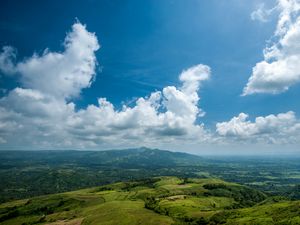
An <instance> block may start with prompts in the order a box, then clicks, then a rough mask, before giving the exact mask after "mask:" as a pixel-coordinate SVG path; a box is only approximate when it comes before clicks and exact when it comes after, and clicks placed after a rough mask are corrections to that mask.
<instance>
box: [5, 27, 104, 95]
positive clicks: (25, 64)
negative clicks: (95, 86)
mask: <svg viewBox="0 0 300 225" xmlns="http://www.w3.org/2000/svg"><path fill="white" fill-rule="evenodd" d="M64 48H65V50H64V51H63V52H50V51H49V50H48V49H46V50H45V51H44V53H43V55H37V54H34V55H33V56H32V57H30V58H28V59H26V60H24V61H22V62H19V63H17V64H16V65H14V64H13V63H12V59H15V58H16V55H15V51H14V49H13V48H12V47H8V46H6V47H4V48H3V52H2V53H1V55H0V68H1V70H2V71H3V72H6V73H12V72H14V73H17V72H18V73H20V74H21V75H22V79H21V82H22V84H23V86H24V88H29V89H34V90H39V91H41V92H43V93H47V94H49V95H53V96H56V97H63V98H70V97H76V96H78V95H79V93H80V91H81V89H83V88H86V87H89V85H90V84H91V81H92V79H93V76H94V75H95V67H96V64H97V60H96V57H95V51H97V50H98V49H99V44H98V41H97V38H96V36H95V34H93V33H90V32H88V31H87V30H86V28H85V26H84V25H82V24H80V23H75V24H74V25H73V26H72V31H71V32H70V33H68V35H67V37H66V38H65V41H64Z"/></svg>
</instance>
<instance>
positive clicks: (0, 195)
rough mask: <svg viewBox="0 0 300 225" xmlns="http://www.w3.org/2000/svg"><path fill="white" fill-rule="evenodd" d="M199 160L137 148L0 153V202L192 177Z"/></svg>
mask: <svg viewBox="0 0 300 225" xmlns="http://www.w3.org/2000/svg"><path fill="white" fill-rule="evenodd" d="M201 160H202V158H201V157H199V156H195V155H190V154H187V153H180V152H170V151H163V150H158V149H148V148H137V149H125V150H110V151H0V180H1V182H0V202H5V201H8V200H12V199H21V198H26V197H32V196H37V195H43V194H51V193H58V192H64V191H71V190H76V189H80V188H85V187H92V186H97V185H103V184H108V183H112V182H117V181H128V180H133V179H142V178H146V177H152V176H165V175H176V176H181V177H187V176H189V177H191V176H195V172H194V171H191V170H190V167H191V166H192V165H195V166H196V165H200V164H201Z"/></svg>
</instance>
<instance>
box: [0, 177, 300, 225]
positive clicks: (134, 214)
mask: <svg viewBox="0 0 300 225" xmlns="http://www.w3.org/2000/svg"><path fill="white" fill-rule="evenodd" d="M299 206H300V202H299V201H281V200H278V199H275V198H274V199H273V200H270V199H268V198H267V196H266V195H265V194H263V193H262V192H260V191H257V190H255V189H251V188H249V187H246V186H242V185H239V184H235V183H229V182H225V181H222V180H219V179H212V178H210V179H191V178H189V179H180V178H177V177H157V178H151V179H144V180H139V181H132V182H119V183H114V184H109V185H105V186H100V187H95V188H89V189H82V190H79V191H73V192H66V193H61V194H52V195H45V196H40V197H34V198H31V199H25V200H18V201H14V202H7V203H3V204H2V205H0V223H1V224H3V225H9V224H10V225H18V224H20V225H21V224H23V225H25V224H51V225H62V224H66V225H80V224H82V225H85V224H104V225H105V224H118V225H122V224H128V225H134V224H146V225H147V224H153V225H157V224H166V225H167V224H299V223H300V217H299V215H300V207H299Z"/></svg>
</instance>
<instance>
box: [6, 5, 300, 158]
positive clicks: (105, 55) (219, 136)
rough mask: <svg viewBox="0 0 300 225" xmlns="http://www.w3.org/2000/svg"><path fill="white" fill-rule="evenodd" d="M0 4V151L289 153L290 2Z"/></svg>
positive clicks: (295, 45)
mask: <svg viewBox="0 0 300 225" xmlns="http://www.w3.org/2000/svg"><path fill="white" fill-rule="evenodd" d="M0 4H1V7H0V50H1V51H0V149H2V150H10V149H12V150H13V149H14V150H15V149H20V150H22V149H81V150H87V149H91V150H104V149H116V148H118V149H119V148H131V147H141V146H146V147H150V148H163V149H169V150H176V151H186V152H193V153H199V154H201V153H202V154H209V153H214V152H217V153H227V152H235V153H243V154H244V153H255V154H256V153H262V152H266V151H268V152H272V153H274V154H276V153H278V152H280V153H284V152H298V148H299V147H298V146H300V145H299V144H300V119H299V118H300V104H299V99H300V64H299V63H298V61H299V60H300V0H265V1H264V0H253V1H250V2H249V1H241V0H191V1H181V0H164V1H160V0H145V1H139V0H125V1H123V0H122V1H121V0H100V1H95V0H86V1H79V0H77V1H76V0H73V1H69V0H66V1H34V0H29V1H26V2H24V1H16V0H10V1H1V3H0Z"/></svg>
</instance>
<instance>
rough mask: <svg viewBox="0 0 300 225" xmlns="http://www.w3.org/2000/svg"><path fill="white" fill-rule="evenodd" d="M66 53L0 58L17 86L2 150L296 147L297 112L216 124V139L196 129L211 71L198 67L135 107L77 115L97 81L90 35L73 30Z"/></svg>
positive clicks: (11, 51)
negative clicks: (237, 145) (77, 101)
mask: <svg viewBox="0 0 300 225" xmlns="http://www.w3.org/2000/svg"><path fill="white" fill-rule="evenodd" d="M63 46H64V51H62V52H52V51H50V50H48V49H46V50H45V51H44V53H43V54H41V55H38V54H33V55H32V56H31V57H29V58H26V59H24V60H21V61H17V51H16V49H15V48H13V47H10V46H6V47H4V48H3V50H2V52H1V53H0V69H1V71H2V73H5V74H6V75H8V76H14V75H18V76H17V77H19V81H20V86H19V87H15V88H14V89H12V90H11V91H9V92H8V93H7V94H6V95H5V96H4V97H2V98H0V148H1V149H28V148H29V149H32V148H34V149H107V148H118V147H122V148H124V147H133V146H134V147H136V146H149V147H166V148H173V149H179V148H180V147H185V148H188V146H193V148H194V149H195V148H198V147H199V146H205V145H206V146H207V145H214V146H217V145H220V146H223V144H226V143H231V142H232V141H234V142H235V143H240V142H245V141H247V142H249V143H270V144H276V143H295V144H297V143H299V142H300V141H299V140H300V135H299V133H300V122H299V120H298V119H297V118H296V116H295V113H294V112H287V113H281V114H278V115H269V116H266V117H257V118H256V119H255V121H254V122H251V121H250V120H248V115H247V114H244V113H241V114H240V115H239V116H237V117H234V118H232V119H231V120H230V121H227V122H222V123H217V124H216V131H212V130H209V129H208V128H206V127H205V126H204V124H203V123H202V122H201V117H203V116H204V115H205V112H204V111H203V110H202V109H201V108H200V106H199V103H200V100H201V97H200V96H199V94H198V93H199V90H200V88H201V85H202V83H203V82H205V81H206V80H208V79H210V76H211V69H210V67H209V66H207V65H203V64H198V65H194V66H192V67H190V68H187V69H185V70H183V71H182V72H181V73H180V74H179V81H180V85H179V86H178V87H175V86H166V87H164V88H163V89H162V90H160V91H156V92H153V93H150V94H149V95H148V96H145V97H140V98H138V99H137V100H136V101H135V103H134V105H133V106H132V107H129V106H126V105H123V106H122V107H121V109H116V108H115V107H114V105H113V104H112V103H111V102H109V101H108V100H107V99H106V98H103V97H99V98H98V103H97V104H96V105H93V104H91V105H88V106H87V107H86V108H81V109H79V110H78V109H76V105H75V103H74V99H76V98H77V97H78V96H80V93H81V91H82V90H83V89H84V88H89V87H90V85H91V84H92V82H93V81H94V79H95V76H96V67H97V59H96V55H95V53H96V52H97V51H98V50H99V48H100V45H99V43H98V39H97V37H96V35H95V34H94V33H91V32H89V31H87V29H86V26H85V25H83V24H81V23H79V22H76V23H75V24H74V25H73V26H72V29H71V31H70V32H68V33H67V35H66V38H65V41H64V43H63Z"/></svg>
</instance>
